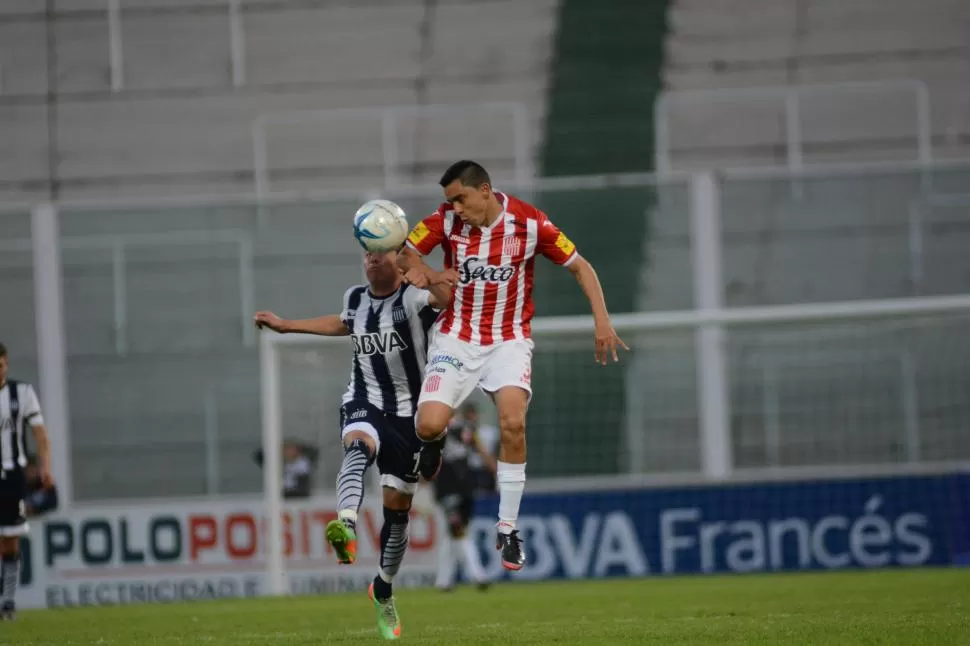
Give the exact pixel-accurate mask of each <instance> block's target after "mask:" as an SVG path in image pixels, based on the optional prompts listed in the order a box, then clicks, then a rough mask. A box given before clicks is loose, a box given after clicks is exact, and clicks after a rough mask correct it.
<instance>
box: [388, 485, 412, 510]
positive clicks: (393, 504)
mask: <svg viewBox="0 0 970 646" xmlns="http://www.w3.org/2000/svg"><path fill="white" fill-rule="evenodd" d="M411 497H412V496H411V494H409V493H404V492H403V491H398V490H397V489H393V488H391V487H384V506H385V507H387V508H388V509H393V510H395V511H408V510H410V509H411Z"/></svg>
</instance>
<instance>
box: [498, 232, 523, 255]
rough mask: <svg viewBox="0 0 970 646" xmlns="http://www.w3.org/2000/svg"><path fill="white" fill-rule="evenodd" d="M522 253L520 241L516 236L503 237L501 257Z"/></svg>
mask: <svg viewBox="0 0 970 646" xmlns="http://www.w3.org/2000/svg"><path fill="white" fill-rule="evenodd" d="M521 251H522V240H521V239H520V238H518V237H516V236H505V238H504V239H503V240H502V255H503V256H518V255H519V253H521Z"/></svg>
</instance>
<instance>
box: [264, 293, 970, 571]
mask: <svg viewBox="0 0 970 646" xmlns="http://www.w3.org/2000/svg"><path fill="white" fill-rule="evenodd" d="M614 323H615V325H616V327H617V330H618V332H619V333H620V335H621V336H622V337H623V338H624V340H625V341H626V342H627V344H628V345H629V346H630V352H629V353H624V355H623V356H622V357H621V362H620V363H619V364H615V365H609V366H606V367H603V366H598V365H596V364H595V363H594V361H593V342H592V325H591V321H590V320H589V318H588V317H561V318H560V317H557V318H547V319H542V318H540V319H537V320H536V321H535V323H534V333H535V334H534V336H535V341H536V351H535V358H534V366H533V387H534V390H535V392H534V398H533V401H532V404H531V407H530V412H529V419H528V438H529V443H528V448H529V458H528V465H529V466H528V473H529V481H528V484H527V495H526V497H525V499H524V502H523V508H522V518H521V522H520V526H521V527H522V530H523V533H525V534H526V541H527V545H528V546H529V547H530V548H531V550H532V552H531V555H530V559H531V564H530V566H527V568H526V569H525V570H523V572H522V573H521V574H519V575H517V576H518V577H524V578H530V577H531V578H544V577H546V576H566V577H570V576H601V575H613V574H621V575H622V574H626V575H631V574H632V575H636V574H646V573H650V572H653V573H656V572H666V573H674V572H697V571H702V572H703V571H753V570H773V569H800V568H827V567H844V566H876V565H879V566H881V565H916V564H926V563H935V564H942V563H945V562H952V561H953V560H956V559H958V558H960V557H959V554H962V553H963V552H962V551H961V550H963V549H964V548H963V547H961V546H960V545H959V541H956V540H955V539H954V538H953V536H952V535H951V533H950V532H951V528H952V527H953V526H954V522H955V520H954V515H955V514H957V511H955V510H957V509H958V508H960V509H962V507H960V505H961V504H964V503H966V502H967V501H964V499H963V498H959V496H958V494H957V493H956V489H954V486H955V485H954V484H953V481H952V479H953V478H960V477H962V476H959V472H960V471H961V470H962V469H963V468H964V466H965V465H966V464H970V433H968V424H970V361H968V360H967V359H968V354H970V352H968V351H970V296H966V297H950V298H923V299H899V300H892V301H870V302H857V303H839V304H813V305H803V306H780V307H759V308H738V309H731V310H722V311H717V312H697V311H691V312H669V313H657V314H625V315H618V316H616V317H615V318H614ZM262 347H263V355H262V356H263V359H262V360H263V370H262V373H263V406H264V432H265V435H264V441H274V442H277V443H278V442H279V441H280V439H281V437H284V436H285V437H297V438H301V439H303V440H305V441H308V442H311V443H313V444H314V445H315V446H317V447H319V449H320V456H321V457H320V463H319V465H318V469H317V482H318V483H319V485H320V487H321V488H322V490H323V493H326V492H327V491H328V490H329V491H330V492H332V488H333V483H334V482H335V480H336V472H337V469H338V468H339V465H340V459H341V455H342V451H341V448H340V436H339V429H338V410H339V402H340V396H341V394H342V393H343V391H344V389H345V388H346V384H347V375H348V374H349V368H350V361H351V348H350V344H349V343H347V341H346V339H325V338H321V337H309V336H292V335H291V336H280V335H275V334H265V335H264V337H263V346H262ZM483 408H484V409H485V410H487V407H483ZM722 454H723V455H722ZM712 456H713V457H712ZM710 464H726V465H728V467H729V470H728V473H727V475H726V477H721V476H716V477H715V476H714V475H713V474H712V472H710V471H709V469H708V466H709V465H710ZM268 471H269V470H267V472H268ZM722 475H723V474H722ZM269 477H274V478H277V479H276V480H275V481H277V482H278V474H277V475H273V474H271V475H270V476H268V478H269ZM271 481H274V480H270V479H267V483H269V482H271ZM375 483H376V481H372V482H369V483H368V484H369V485H370V489H369V491H370V501H371V503H374V502H375V501H376V504H378V505H379V496H378V495H375V494H376V492H377V491H378V488H377V487H376V485H375ZM968 490H970V489H968ZM267 491H268V493H269V494H270V495H268V496H267V500H268V502H269V504H270V506H271V508H272V507H274V506H275V507H277V508H278V505H279V501H278V500H276V501H273V500H272V498H273V497H274V496H273V495H272V494H273V493H274V491H275V490H271V489H267ZM428 504H429V503H428V501H427V500H425V501H423V502H419V504H418V507H419V509H420V510H426V507H425V506H426V505H428ZM495 505H496V501H495V499H494V497H489V496H487V495H486V496H483V499H482V500H481V501H480V505H479V508H478V513H477V517H476V519H475V521H474V522H473V527H472V529H473V535H474V537H475V539H476V540H477V541H478V542H479V543H480V545H481V548H482V549H481V554H482V558H483V559H484V560H485V564H486V568H487V569H488V571H489V572H490V573H491V574H492V575H494V576H504V573H503V572H502V570H501V566H500V564H499V563H498V560H497V557H496V556H495V552H494V550H493V549H490V548H489V545H490V544H491V543H493V540H494V537H493V532H494V528H493V523H494V512H495V509H496V506H495ZM967 506H968V519H970V503H968V504H967ZM375 509H378V508H375ZM272 517H273V515H272V514H270V518H272ZM375 518H376V516H375ZM435 522H440V520H436V519H435V517H434V515H433V514H429V515H428V520H427V523H428V526H431V525H434V523H435ZM378 526H379V522H378ZM378 529H379V527H378ZM438 530H439V531H440V530H441V528H440V527H438ZM418 531H419V532H420V531H425V530H418ZM426 538H427V537H426ZM436 540H437V539H436ZM418 542H419V543H420V539H419V541H418ZM432 543H434V541H431V540H429V541H427V542H426V543H425V545H426V547H428V548H429V549H427V550H426V551H425V552H422V551H421V550H420V549H418V550H416V551H415V552H414V553H409V556H408V559H407V563H409V565H410V567H411V568H412V569H411V571H412V572H416V573H417V574H416V575H415V577H416V578H414V579H413V580H412V582H414V583H428V582H429V581H430V573H431V572H433V569H434V559H433V554H432V552H433V551H434V549H433V548H434V547H435V545H433V544H432ZM966 553H967V554H970V547H968V548H967V549H966ZM269 562H270V566H271V567H272V562H273V559H270V560H269ZM280 567H281V568H282V567H283V566H282V564H280ZM422 577H423V578H422Z"/></svg>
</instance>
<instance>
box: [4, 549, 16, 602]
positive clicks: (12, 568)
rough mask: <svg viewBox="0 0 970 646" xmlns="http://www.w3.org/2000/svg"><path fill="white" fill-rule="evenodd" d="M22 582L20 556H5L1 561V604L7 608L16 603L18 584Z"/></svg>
mask: <svg viewBox="0 0 970 646" xmlns="http://www.w3.org/2000/svg"><path fill="white" fill-rule="evenodd" d="M19 581H20V555H19V554H4V555H3V558H2V559H0V585H2V586H3V587H2V590H3V592H2V596H0V604H2V605H4V606H6V605H8V604H12V603H13V602H14V597H15V596H16V594H17V583H18V582H19Z"/></svg>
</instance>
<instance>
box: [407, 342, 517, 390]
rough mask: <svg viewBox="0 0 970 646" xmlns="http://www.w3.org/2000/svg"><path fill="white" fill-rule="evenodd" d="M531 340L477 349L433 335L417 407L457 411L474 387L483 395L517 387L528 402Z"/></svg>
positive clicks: (468, 344) (469, 344) (471, 345)
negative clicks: (424, 404)
mask: <svg viewBox="0 0 970 646" xmlns="http://www.w3.org/2000/svg"><path fill="white" fill-rule="evenodd" d="M533 347H534V345H533V343H532V340H531V339H525V340H515V341H503V342H501V343H496V344H494V345H487V346H480V345H475V344H472V343H466V342H464V341H459V340H458V339H456V338H454V337H451V336H447V335H445V334H441V333H439V332H435V334H434V337H433V338H432V340H431V345H430V347H429V348H428V366H427V369H426V370H425V375H424V384H423V385H422V387H421V395H420V397H419V398H418V403H419V404H420V403H421V402H426V401H437V402H442V403H444V404H447V405H448V406H450V407H451V408H458V407H459V406H460V405H461V403H462V402H464V401H465V400H466V399H468V396H469V395H471V393H472V391H473V390H475V388H476V387H478V388H481V389H482V390H484V391H485V392H486V393H489V394H491V393H494V392H495V391H497V390H499V389H501V388H504V387H506V386H518V387H519V388H521V389H522V390H524V391H526V392H527V393H528V394H529V399H531V398H532V348H533Z"/></svg>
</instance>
